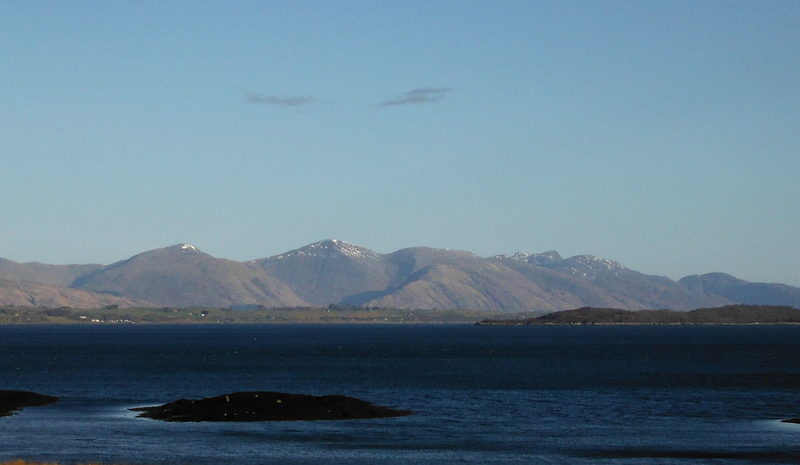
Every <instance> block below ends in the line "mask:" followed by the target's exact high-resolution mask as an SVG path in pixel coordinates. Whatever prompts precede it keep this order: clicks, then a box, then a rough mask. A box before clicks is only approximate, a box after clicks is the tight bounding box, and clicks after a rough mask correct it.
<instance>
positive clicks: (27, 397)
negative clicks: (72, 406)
mask: <svg viewBox="0 0 800 465" xmlns="http://www.w3.org/2000/svg"><path fill="white" fill-rule="evenodd" d="M56 401H58V397H53V396H46V395H44V394H37V393H35V392H30V391H3V390H0V417H7V416H9V415H13V414H14V413H15V412H16V411H17V410H19V409H21V408H25V407H42V406H44V405H48V404H52V403H53V402H56Z"/></svg>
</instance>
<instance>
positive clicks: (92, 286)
mask: <svg viewBox="0 0 800 465" xmlns="http://www.w3.org/2000/svg"><path fill="white" fill-rule="evenodd" d="M72 287H74V288H79V289H83V290H88V291H94V292H101V293H106V294H112V295H118V296H122V297H127V298H132V299H146V300H148V301H150V302H154V303H156V304H158V305H163V306H175V307H187V306H195V305H196V306H211V307H228V306H230V305H237V304H260V305H264V306H267V307H276V306H302V305H308V303H307V302H305V301H303V299H301V298H299V297H298V296H297V295H296V294H295V293H294V292H293V291H292V290H291V289H290V288H289V287H288V286H287V285H286V284H284V283H282V282H280V281H279V280H277V279H275V278H273V277H271V276H269V275H268V274H267V273H266V272H264V270H263V269H261V268H260V267H258V266H255V265H252V264H247V263H241V262H235V261H232V260H225V259H219V258H214V257H212V256H210V255H208V254H205V253H203V252H200V251H199V250H197V249H196V248H194V247H192V246H190V245H183V244H181V245H175V246H172V247H167V248H164V249H157V250H152V251H149V252H145V253H142V254H139V255H136V256H134V257H132V258H130V259H128V260H124V261H121V262H117V263H115V264H113V265H109V266H107V267H105V268H103V269H101V270H99V271H97V272H95V273H92V274H89V275H86V276H83V277H80V278H78V279H77V280H75V282H74V283H73V284H72Z"/></svg>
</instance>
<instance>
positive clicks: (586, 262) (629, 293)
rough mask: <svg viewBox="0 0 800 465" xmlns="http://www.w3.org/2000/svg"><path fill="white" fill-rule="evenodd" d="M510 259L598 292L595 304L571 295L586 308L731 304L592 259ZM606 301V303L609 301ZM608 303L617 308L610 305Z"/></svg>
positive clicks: (664, 279) (529, 256)
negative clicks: (600, 299) (599, 299)
mask: <svg viewBox="0 0 800 465" xmlns="http://www.w3.org/2000/svg"><path fill="white" fill-rule="evenodd" d="M511 258H515V259H517V260H523V261H525V262H527V263H541V264H542V265H543V266H544V267H546V268H548V269H551V270H556V271H560V272H561V273H563V274H566V275H568V276H571V277H573V278H576V279H578V280H581V281H584V282H587V283H590V284H591V285H592V286H594V287H595V288H598V289H601V290H602V291H603V292H604V293H605V295H606V298H605V299H603V300H604V303H602V304H600V303H597V300H596V299H597V297H599V296H597V295H593V294H585V293H584V292H585V290H584V289H581V290H578V289H575V290H574V291H573V293H574V294H576V295H577V296H578V297H580V298H581V300H583V301H584V305H586V306H592V307H596V306H602V307H614V308H624V309H627V310H639V309H671V310H691V309H694V308H698V307H710V306H718V305H725V304H729V303H731V301H729V300H727V299H725V298H724V297H721V296H718V295H706V294H704V293H702V292H697V291H694V290H692V289H688V288H687V287H686V286H683V285H681V284H679V283H677V282H675V281H673V280H671V279H669V278H667V277H664V276H655V275H647V274H644V273H640V272H638V271H633V270H630V269H628V268H626V267H624V266H622V265H621V264H619V263H617V262H614V261H611V260H606V259H603V258H599V257H595V256H592V255H576V256H574V257H570V258H567V259H562V260H559V259H558V258H559V255H558V253H557V252H548V253H546V254H515V255H514V256H512V257H511ZM609 299H610V300H609ZM612 300H615V301H617V302H618V303H617V304H613V303H611V301H612Z"/></svg>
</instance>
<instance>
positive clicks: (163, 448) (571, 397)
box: [0, 325, 800, 465]
mask: <svg viewBox="0 0 800 465" xmlns="http://www.w3.org/2000/svg"><path fill="white" fill-rule="evenodd" d="M0 389H20V390H32V391H36V392H40V393H43V394H50V395H56V396H60V397H62V400H61V401H60V402H58V403H55V404H52V405H50V406H46V407H40V408H28V409H24V410H22V411H20V412H19V413H17V414H16V415H14V416H10V417H3V418H0V461H3V460H9V459H14V458H22V459H27V460H35V461H47V462H60V463H64V464H67V463H79V462H101V463H126V464H186V465H202V464H217V465H218V464H227V463H230V464H233V463H236V464H244V465H248V464H253V465H254V464H284V463H285V464H381V465H390V464H400V463H403V464H406V463H408V464H434V463H435V464H464V463H467V464H469V463H475V464H548V463H553V464H609V465H610V464H622V465H628V464H630V465H633V464H640V463H655V464H725V463H731V464H734V463H735V464H739V463H741V464H751V463H758V464H761V463H776V464H777V463H800V425H794V424H788V423H782V422H781V421H780V420H781V419H785V418H791V417H798V416H800V326H798V325H786V326H569V327H559V326H551V327H497V326H438V325H430V326H429V325H396V326H392V325H386V326H380V325H377V326H376V325H363V326H348V325H329V326H322V325H290V326H280V325H274V326H273V325H258V326H256V325H254V326H211V325H208V326H133V325H131V326H5V327H0ZM245 390H247V391H252V390H264V391H283V392H292V393H305V394H314V395H323V394H343V395H347V396H353V397H358V398H361V399H365V400H368V401H371V402H373V403H375V404H379V405H386V406H390V407H396V408H400V409H410V410H413V411H414V412H415V414H414V415H412V416H408V417H401V418H390V419H380V420H350V421H316V422H263V423H165V422H159V421H156V420H148V419H140V418H136V417H135V415H134V414H133V413H132V412H130V411H129V410H128V409H129V408H131V407H137V406H145V405H158V404H162V403H166V402H170V401H173V400H176V399H179V398H202V397H209V396H215V395H220V394H225V393H230V392H236V391H245Z"/></svg>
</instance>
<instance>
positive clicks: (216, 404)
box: [131, 392, 412, 422]
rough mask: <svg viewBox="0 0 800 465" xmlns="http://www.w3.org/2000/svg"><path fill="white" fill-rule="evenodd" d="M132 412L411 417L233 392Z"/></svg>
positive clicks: (340, 402) (177, 416) (355, 402)
mask: <svg viewBox="0 0 800 465" xmlns="http://www.w3.org/2000/svg"><path fill="white" fill-rule="evenodd" d="M131 410H133V411H136V412H142V413H140V414H139V415H138V416H139V417H144V418H152V419H154V420H162V421H180V422H199V421H236V422H240V421H298V420H306V421H308V420H358V419H370V418H390V417H402V416H406V415H411V413H412V412H411V411H409V410H395V409H391V408H388V407H381V406H377V405H372V404H371V403H369V402H367V401H364V400H361V399H355V398H353V397H346V396H337V395H330V396H312V395H306V394H287V393H282V392H235V393H232V394H224V395H221V396H217V397H209V398H206V399H196V400H189V399H180V400H176V401H175V402H170V403H168V404H164V405H160V406H155V407H138V408H133V409H131Z"/></svg>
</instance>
